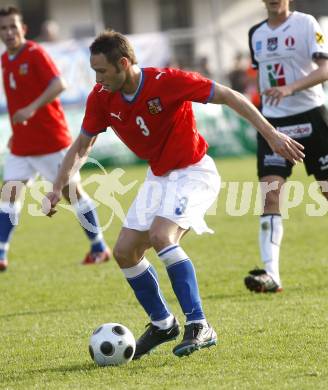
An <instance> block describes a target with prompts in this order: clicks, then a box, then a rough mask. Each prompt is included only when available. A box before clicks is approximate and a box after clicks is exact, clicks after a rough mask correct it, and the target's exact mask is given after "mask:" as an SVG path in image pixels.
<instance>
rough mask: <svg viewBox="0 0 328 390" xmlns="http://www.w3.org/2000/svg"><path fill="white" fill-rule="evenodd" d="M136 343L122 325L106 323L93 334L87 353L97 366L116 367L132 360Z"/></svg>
mask: <svg viewBox="0 0 328 390" xmlns="http://www.w3.org/2000/svg"><path fill="white" fill-rule="evenodd" d="M135 350H136V341H135V339H134V336H133V334H132V333H131V331H130V330H129V329H128V328H127V327H126V326H124V325H121V324H117V323H107V324H103V325H100V326H99V327H98V328H97V329H95V331H94V332H93V334H92V336H91V337H90V342H89V353H90V356H91V358H92V360H94V362H95V363H96V364H98V366H118V365H120V364H126V363H128V362H129V361H130V360H132V358H133V355H134V352H135Z"/></svg>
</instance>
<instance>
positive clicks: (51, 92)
mask: <svg viewBox="0 0 328 390" xmlns="http://www.w3.org/2000/svg"><path fill="white" fill-rule="evenodd" d="M65 89H66V83H65V81H64V80H63V78H61V77H56V78H54V79H53V80H52V81H51V82H50V84H49V85H48V87H47V88H46V89H45V90H44V91H43V93H42V94H41V95H40V96H39V97H38V98H36V99H35V100H34V101H33V102H31V103H30V104H29V105H27V106H25V107H23V108H21V109H20V110H17V111H16V112H15V114H14V115H13V118H12V119H13V123H14V124H15V123H24V122H25V121H27V120H28V119H29V118H31V117H32V116H33V115H34V114H35V112H36V111H37V110H38V109H39V108H40V107H42V106H44V105H46V104H48V103H50V102H52V101H53V100H54V99H56V97H57V96H58V95H59V94H60V93H61V92H63V91H64V90H65Z"/></svg>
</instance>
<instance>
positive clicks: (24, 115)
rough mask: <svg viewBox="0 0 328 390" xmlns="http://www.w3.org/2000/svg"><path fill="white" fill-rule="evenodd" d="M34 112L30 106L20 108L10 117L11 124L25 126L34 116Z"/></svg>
mask: <svg viewBox="0 0 328 390" xmlns="http://www.w3.org/2000/svg"><path fill="white" fill-rule="evenodd" d="M34 113H35V111H34V109H33V108H31V107H30V106H27V107H24V108H21V109H20V110H17V111H16V112H15V114H14V115H13V117H12V120H13V123H14V124H16V123H22V124H23V125H26V124H27V121H28V120H29V119H30V118H31V117H32V116H33V115H34Z"/></svg>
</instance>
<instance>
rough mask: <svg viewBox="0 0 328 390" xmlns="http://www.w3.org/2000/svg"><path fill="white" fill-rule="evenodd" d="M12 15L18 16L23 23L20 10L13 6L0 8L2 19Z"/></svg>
mask: <svg viewBox="0 0 328 390" xmlns="http://www.w3.org/2000/svg"><path fill="white" fill-rule="evenodd" d="M10 15H18V16H19V18H20V20H21V21H22V22H23V14H22V12H21V10H20V9H19V8H17V7H13V6H9V7H3V8H0V18H1V17H4V16H10Z"/></svg>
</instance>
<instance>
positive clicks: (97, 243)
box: [75, 197, 106, 252]
mask: <svg viewBox="0 0 328 390" xmlns="http://www.w3.org/2000/svg"><path fill="white" fill-rule="evenodd" d="M75 209H76V214H77V216H78V218H79V221H80V224H81V226H82V228H83V230H84V231H85V234H86V235H87V237H88V238H89V240H90V242H91V252H103V251H104V250H105V249H106V243H105V241H104V239H103V235H102V232H101V228H100V225H99V220H98V215H97V211H96V208H95V205H94V203H93V202H92V200H91V199H90V198H89V197H83V198H81V199H80V200H79V202H78V203H76V204H75Z"/></svg>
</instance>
